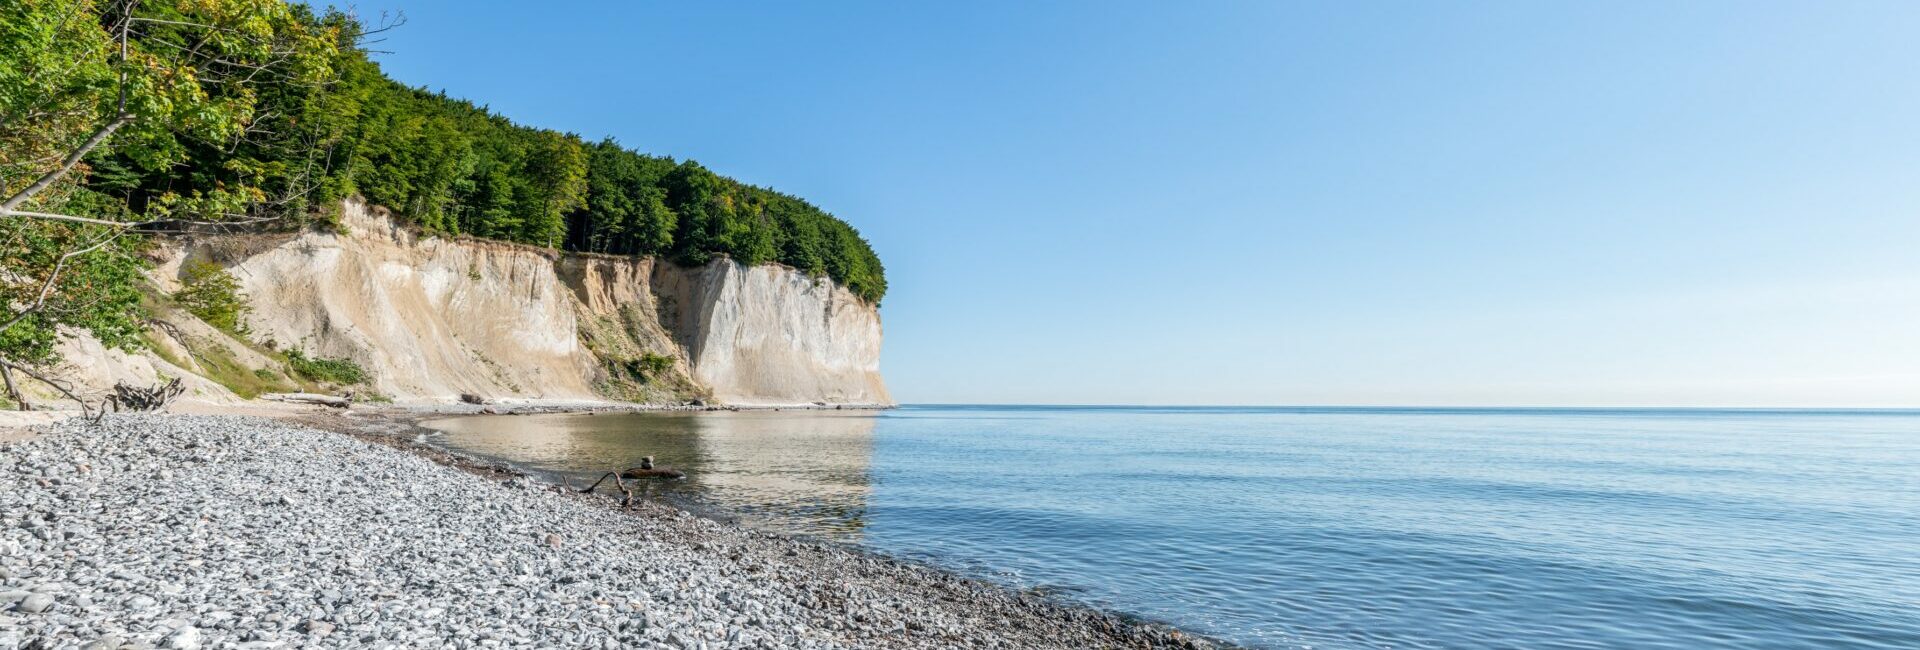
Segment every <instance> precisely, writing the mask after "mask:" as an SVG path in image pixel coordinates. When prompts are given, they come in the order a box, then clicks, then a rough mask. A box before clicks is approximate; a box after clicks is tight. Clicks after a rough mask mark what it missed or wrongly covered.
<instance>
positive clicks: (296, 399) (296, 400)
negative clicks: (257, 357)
mask: <svg viewBox="0 0 1920 650" xmlns="http://www.w3.org/2000/svg"><path fill="white" fill-rule="evenodd" d="M260 399H264V400H271V401H275V402H288V403H292V404H319V405H321V406H331V407H334V408H341V409H343V408H347V407H348V406H352V405H353V400H351V399H348V398H345V397H334V396H332V395H321V394H318V393H267V394H265V395H261V396H260Z"/></svg>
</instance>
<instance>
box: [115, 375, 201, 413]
mask: <svg viewBox="0 0 1920 650" xmlns="http://www.w3.org/2000/svg"><path fill="white" fill-rule="evenodd" d="M185 392H187V387H186V386H185V385H183V384H181V383H180V379H179V378H178V377H175V378H174V379H172V380H169V381H168V382H167V383H164V384H160V385H158V386H153V387H145V386H134V385H132V384H129V383H127V382H124V381H123V382H120V383H117V384H114V385H113V394H112V395H109V396H107V403H108V404H112V405H113V409H114V410H116V411H118V410H121V409H125V410H128V411H158V410H160V409H163V408H166V407H167V403H168V402H171V401H173V398H175V397H179V396H180V394H181V393H185Z"/></svg>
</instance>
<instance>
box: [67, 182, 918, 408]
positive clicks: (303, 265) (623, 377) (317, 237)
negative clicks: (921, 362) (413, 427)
mask: <svg viewBox="0 0 1920 650" xmlns="http://www.w3.org/2000/svg"><path fill="white" fill-rule="evenodd" d="M340 221H341V225H342V228H341V229H340V230H339V232H320V231H308V232H302V233H299V234H296V235H290V236H289V235H278V236H268V235H247V236H216V237H200V238H194V239H184V240H173V241H169V242H165V243H163V244H162V245H161V248H160V250H159V252H158V253H157V256H158V258H159V263H158V264H157V265H156V267H155V268H154V270H153V272H152V275H153V276H154V280H155V283H156V285H157V286H158V288H159V289H160V291H161V292H162V293H165V292H171V291H173V290H175V289H177V288H178V286H179V278H180V277H181V276H182V274H183V273H184V271H183V269H185V268H187V267H188V265H189V264H194V263H199V262H202V261H212V262H215V263H218V264H221V265H222V266H225V267H227V268H228V270H229V271H230V272H231V273H233V275H234V276H235V277H236V278H238V279H239V281H240V283H241V286H242V288H243V291H244V292H245V294H246V297H247V299H248V302H249V304H250V305H251V306H252V308H253V310H252V313H251V314H250V315H249V317H248V318H247V323H248V325H249V327H250V332H249V335H248V338H250V339H251V340H252V342H255V343H258V345H257V346H252V347H255V348H259V349H264V350H266V351H267V352H268V353H269V354H268V357H269V358H268V359H265V360H262V359H255V360H254V361H255V362H256V363H266V362H267V361H270V360H271V359H270V357H271V354H270V353H271V351H272V350H286V349H298V350H300V351H302V352H304V353H305V354H306V355H307V356H309V357H336V358H346V359H351V360H352V361H354V362H355V363H357V364H358V365H360V366H361V367H362V368H364V369H366V370H367V372H368V374H369V375H370V378H369V380H368V382H367V383H366V386H365V387H366V388H368V389H371V390H372V391H373V392H375V393H377V394H379V395H383V396H385V397H389V398H391V399H393V400H395V401H399V402H444V401H452V400H456V399H458V398H459V396H460V395H461V394H462V393H473V394H478V395H481V396H483V397H487V398H491V399H515V398H524V399H545V400H581V401H589V400H606V399H617V400H631V401H651V402H665V401H679V400H685V399H693V398H700V399H706V400H709V401H713V402H717V403H721V404H739V405H783V404H811V403H816V402H820V403H827V404H858V405H877V404H890V403H891V398H890V397H889V396H888V394H887V389H886V386H885V384H884V383H883V381H882V380H881V377H880V371H879V359H880V316H879V312H878V310H877V309H876V308H875V306H874V305H872V304H869V303H867V302H866V301H865V300H863V299H861V298H859V297H857V296H855V295H854V294H852V293H851V292H849V291H848V290H846V289H845V288H843V287H841V286H839V285H837V284H836V283H834V282H832V281H830V280H827V279H825V278H815V277H812V276H809V275H808V274H806V273H802V272H800V271H797V270H794V269H791V268H787V267H783V266H776V265H762V266H754V267H748V266H745V265H742V264H739V263H736V262H733V261H730V260H726V259H719V260H715V261H713V262H711V263H709V264H707V265H705V266H702V267H697V268H682V267H679V266H676V265H674V264H671V263H666V262H662V261H658V260H654V259H649V258H616V257H611V256H599V255H578V254H566V253H557V252H554V251H550V250H545V249H540V248H535V247H529V246H521V245H515V244H506V243H500V242H493V241H482V240H474V239H467V238H445V237H422V236H419V235H417V234H416V233H414V232H412V231H410V230H408V229H406V228H402V227H400V226H397V225H396V224H395V223H394V222H393V220H392V219H390V218H388V217H387V216H386V215H385V213H384V212H383V211H381V210H379V209H376V208H369V207H367V206H365V205H362V204H360V203H357V202H348V203H346V204H345V205H344V206H342V214H341V220H340ZM182 316H183V314H180V313H177V312H176V313H173V314H172V315H170V316H168V317H167V320H176V321H177V320H180V318H181V317H182ZM188 318H190V317H188ZM171 329H173V330H174V332H171V333H167V334H168V335H166V336H162V335H160V333H156V335H155V336H154V337H153V338H155V339H156V340H159V341H161V344H160V345H157V346H156V347H180V348H184V347H187V346H186V345H185V344H184V343H179V344H176V343H174V342H172V341H167V339H170V338H171V339H178V338H180V337H179V336H178V330H180V329H181V328H178V327H174V328H171ZM188 329H191V328H188ZM200 330H207V331H200ZM200 330H194V334H195V337H190V338H188V339H187V340H188V341H201V340H203V339H205V338H207V337H211V336H214V335H216V334H218V333H217V332H211V328H205V327H204V325H203V324H201V327H200ZM210 332H211V333H210ZM88 343H89V342H88V341H85V340H84V339H82V340H79V341H77V342H76V343H75V344H73V345H69V346H68V348H67V351H68V352H69V354H70V357H71V358H72V359H73V363H74V364H75V365H78V366H82V367H83V370H87V371H88V372H83V373H80V374H81V375H83V383H110V380H115V379H125V378H128V377H134V376H140V375H154V374H178V373H177V371H180V370H184V371H186V372H190V373H195V374H201V375H209V374H210V373H208V372H199V370H200V369H199V368H197V367H196V366H199V365H202V359H200V357H204V356H206V355H204V354H194V353H192V352H191V351H188V350H184V349H182V350H174V351H173V353H172V354H159V355H157V356H156V355H155V354H152V353H149V354H146V355H122V354H118V353H112V354H109V353H107V352H105V351H101V350H96V349H94V348H98V345H97V344H92V348H89V347H87V346H88ZM240 343H244V342H235V341H226V342H223V346H224V348H228V349H231V351H230V353H223V354H222V355H221V356H222V357H223V358H225V357H236V356H238V357H247V355H250V354H253V353H255V352H258V351H259V349H256V350H252V351H249V350H248V349H247V348H248V347H249V346H248V345H242V344H240ZM162 352H165V351H164V350H163V351H162ZM248 358H251V357H248ZM244 361H245V359H242V360H241V363H238V364H237V365H243V366H244V365H253V364H247V363H244ZM267 374H271V371H269V372H268V373H263V374H262V376H266V375H267ZM88 375H91V376H93V379H92V380H86V379H85V378H84V376H88ZM190 383H191V384H192V386H193V388H194V392H196V393H200V394H201V396H203V397H214V398H222V397H226V398H230V396H225V395H221V393H224V392H225V391H224V390H222V389H221V387H220V385H219V384H218V383H214V384H210V383H209V382H205V381H197V380H196V381H192V382H190ZM222 383H225V384H231V383H232V382H231V381H228V382H222ZM228 387H231V386H228Z"/></svg>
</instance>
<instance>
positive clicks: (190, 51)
mask: <svg viewBox="0 0 1920 650" xmlns="http://www.w3.org/2000/svg"><path fill="white" fill-rule="evenodd" d="M129 7H135V9H133V10H132V11H131V12H129V10H128V8H129ZM347 24H348V21H342V20H338V19H336V20H333V21H332V22H327V21H323V20H320V19H318V18H316V17H315V16H314V15H313V14H312V12H311V11H309V10H307V9H306V8H305V7H304V6H296V5H288V4H286V3H284V2H281V1H280V0H174V1H164V0H163V1H153V2H143V3H137V4H134V3H121V2H106V1H104V0H9V1H7V2H0V61H5V62H6V64H5V65H0V198H4V204H0V205H4V206H5V207H7V208H9V209H12V210H21V211H27V212H40V213H56V214H66V215H78V216H83V217H86V218H89V219H95V220H100V221H104V222H133V221H145V220H151V219H157V218H165V217H169V216H176V215H186V214H194V215H213V216H221V215H224V214H225V213H228V212H239V211H242V210H245V209H247V208H248V207H250V206H253V205H258V204H261V203H264V202H265V201H266V200H267V199H268V197H269V196H270V194H269V189H271V188H272V187H273V184H274V182H275V180H276V178H275V176H274V175H275V174H276V173H281V175H282V176H284V173H282V172H283V171H284V170H283V169H281V168H280V167H276V166H275V165H274V164H272V163H273V161H272V160H271V158H273V157H275V156H280V157H284V155H285V152H284V151H283V152H279V153H276V154H274V156H269V157H267V158H261V157H259V156H255V155H253V154H251V153H248V152H250V151H252V149H251V148H250V147H252V145H250V144H249V141H250V140H252V139H254V138H255V136H257V134H258V133H259V132H260V130H261V127H262V126H264V123H263V120H262V116H263V115H267V114H266V113H263V112H262V111H260V110H259V109H260V107H261V106H262V105H263V103H266V102H265V101H264V99H263V98H264V97H266V96H268V95H271V94H273V93H275V92H283V93H284V92H309V93H311V92H315V91H316V90H317V89H318V88H319V87H320V82H321V81H323V80H325V79H327V78H330V77H332V76H333V72H332V70H331V69H330V68H329V67H328V64H329V63H331V62H333V61H335V60H337V59H338V58H339V50H338V47H337V46H338V44H339V43H340V40H339V39H340V37H341V35H342V32H341V31H340V28H341V27H343V26H346V25H347ZM215 152H223V153H218V155H217V158H218V160H216V161H212V164H205V163H207V162H209V161H210V160H212V159H213V158H215V157H216V155H215ZM83 155H84V156H85V158H84V161H85V162H80V161H81V160H82V158H81V156H83ZM183 170H184V171H183ZM89 171H91V173H89ZM170 176H184V177H191V178H192V180H191V181H190V182H188V183H187V184H185V185H183V186H182V188H181V191H175V190H173V189H170V188H149V189H150V191H142V192H138V193H136V192H134V191H133V190H134V189H135V188H143V187H147V186H148V185H150V184H152V183H154V182H155V180H154V179H161V178H167V177H170ZM83 179H86V180H87V181H88V182H87V183H86V184H84V185H83V183H82V182H81V181H82V180H83ZM280 182H281V184H282V185H284V184H286V183H285V182H284V180H283V179H282V180H281V181H280ZM136 194H137V198H138V200H134V199H135V196H136ZM139 245H140V239H139V237H137V236H127V235H126V233H125V231H124V230H123V229H121V228H119V227H116V226H112V225H101V224H99V223H79V222H73V221H48V220H41V219H38V218H31V217H26V216H20V215H17V214H9V215H6V216H0V269H4V271H3V272H0V309H3V310H4V311H5V316H4V317H0V356H3V357H5V358H7V359H9V360H11V361H14V362H20V363H28V364H36V365H46V364H50V363H52V362H54V361H57V360H58V355H57V354H55V352H54V342H55V341H56V337H57V334H58V331H59V329H60V328H62V327H72V328H79V329H85V330H89V331H91V332H92V333H93V334H94V335H95V336H97V337H99V338H100V340H101V341H103V342H105V343H107V344H108V345H112V346H115V347H130V346H133V345H136V344H137V342H138V341H140V339H141V336H140V335H141V330H142V328H143V321H144V313H143V310H142V308H141V307H140V295H139V292H138V290H137V287H138V286H139V279H140V276H139V271H140V268H141V263H140V258H139V257H138V256H137V254H136V253H137V248H138V246H139Z"/></svg>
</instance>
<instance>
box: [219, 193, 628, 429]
mask: <svg viewBox="0 0 1920 650" xmlns="http://www.w3.org/2000/svg"><path fill="white" fill-rule="evenodd" d="M342 222H343V224H344V225H345V226H346V234H323V233H317V232H308V233H303V234H301V235H300V236H298V237H295V238H294V239H293V240H291V241H288V242H285V243H282V244H280V245H278V246H274V247H272V248H269V249H267V250H265V251H263V252H259V253H256V254H254V255H251V256H249V257H246V258H245V259H243V260H240V261H239V262H238V263H237V264H235V265H233V267H232V268H231V269H230V270H231V272H232V273H233V274H234V275H235V276H236V277H238V278H239V279H240V282H241V284H242V287H243V290H244V291H245V292H246V294H247V296H248V298H249V302H250V303H251V304H252V305H253V308H254V312H253V317H252V318H251V319H250V324H251V325H252V328H253V331H254V338H255V339H256V340H260V341H271V342H272V343H273V344H275V345H278V346H281V347H298V348H300V349H303V350H304V351H306V353H307V354H309V355H319V356H327V357H347V358H350V359H353V360H354V361H355V362H357V363H359V364H360V365H361V366H362V367H364V368H366V369H367V370H368V371H369V372H370V373H371V374H372V376H373V377H374V379H373V388H374V390H377V391H379V392H381V393H384V394H387V395H391V396H394V397H395V398H397V399H407V398H412V399H429V400H446V399H455V398H457V397H458V396H459V395H460V393H463V392H472V393H479V394H482V395H500V396H513V397H529V398H547V399H592V398H594V397H596V396H595V394H594V392H593V388H592V384H591V377H592V372H593V371H594V369H595V367H596V365H597V364H596V363H595V361H594V360H593V359H592V358H591V357H589V356H588V355H587V354H586V350H585V349H584V348H582V347H581V345H580V342H579V337H578V335H577V329H578V328H577V326H576V320H575V318H576V314H575V311H576V310H575V301H574V299H573V294H572V292H570V291H568V290H567V289H566V288H565V287H563V286H561V284H560V282H559V280H558V278H557V277H556V276H555V275H554V273H553V261H552V259H551V258H549V257H548V256H547V255H545V254H543V253H541V252H539V251H536V250H533V249H528V248H523V247H513V246H497V245H489V244H486V243H484V242H461V241H454V240H447V239H438V238H429V239H424V240H417V241H416V240H415V239H414V238H413V236H412V235H411V234H410V233H407V232H406V231H403V230H400V229H398V228H395V227H393V225H392V224H391V222H390V221H389V220H387V219H385V218H383V217H381V216H379V215H376V214H374V213H371V212H370V211H368V210H367V209H365V208H364V207H363V206H361V205H359V204H357V203H353V204H348V205H347V206H346V207H345V209H344V210H343V215H342Z"/></svg>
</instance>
